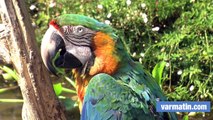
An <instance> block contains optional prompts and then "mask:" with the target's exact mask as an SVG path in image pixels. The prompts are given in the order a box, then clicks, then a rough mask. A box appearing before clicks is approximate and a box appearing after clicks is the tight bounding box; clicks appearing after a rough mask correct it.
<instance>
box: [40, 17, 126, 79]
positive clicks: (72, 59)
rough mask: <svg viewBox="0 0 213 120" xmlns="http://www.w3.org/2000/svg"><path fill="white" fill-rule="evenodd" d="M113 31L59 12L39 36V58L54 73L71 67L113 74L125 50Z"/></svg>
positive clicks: (96, 22) (91, 20)
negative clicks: (40, 38) (40, 57)
mask: <svg viewBox="0 0 213 120" xmlns="http://www.w3.org/2000/svg"><path fill="white" fill-rule="evenodd" d="M116 33H117V31H116V30H115V29H113V28H112V27H111V26H109V25H107V24H104V23H102V22H99V21H97V20H95V19H93V18H90V17H87V16H83V15H78V14H65V15H61V16H59V17H57V18H55V19H53V20H52V21H51V22H50V23H49V28H48V30H47V31H46V33H45V35H44V37H43V39H42V44H41V56H42V60H43V62H44V64H45V66H46V67H47V68H48V70H49V71H50V72H52V73H53V74H55V75H58V74H60V73H62V74H63V73H64V70H73V69H74V70H77V71H78V72H79V73H80V74H86V75H89V76H93V75H95V74H98V73H107V74H113V73H114V72H115V71H116V69H117V68H118V66H119V62H120V59H121V57H123V56H122V55H123V54H122V53H124V52H125V51H126V50H124V47H123V44H122V42H121V40H120V39H119V38H118V36H117V34H116Z"/></svg>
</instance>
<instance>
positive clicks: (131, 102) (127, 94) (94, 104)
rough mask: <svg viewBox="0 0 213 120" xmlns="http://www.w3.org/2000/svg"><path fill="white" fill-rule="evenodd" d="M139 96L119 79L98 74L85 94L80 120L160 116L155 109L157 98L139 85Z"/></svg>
mask: <svg viewBox="0 0 213 120" xmlns="http://www.w3.org/2000/svg"><path fill="white" fill-rule="evenodd" d="M140 91H141V95H139V94H137V92H135V90H134V89H133V88H131V87H130V86H129V85H128V84H125V83H124V82H122V81H121V80H115V79H114V78H113V77H111V76H109V75H107V74H104V73H101V74H98V75H96V76H94V77H93V78H92V79H91V81H90V82H89V85H88V87H87V91H86V95H85V97H84V103H83V109H82V116H81V120H133V119H134V120H137V119H141V118H143V120H154V119H159V120H160V119H162V116H163V113H157V112H156V111H155V107H156V99H155V97H154V96H153V95H152V94H151V93H150V90H149V88H147V87H146V86H144V85H140Z"/></svg>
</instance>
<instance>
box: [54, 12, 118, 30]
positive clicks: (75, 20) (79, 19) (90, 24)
mask: <svg viewBox="0 0 213 120" xmlns="http://www.w3.org/2000/svg"><path fill="white" fill-rule="evenodd" d="M56 21H57V23H58V24H59V25H60V26H63V25H82V26H85V27H87V28H90V29H92V30H96V31H102V32H104V33H113V32H114V31H115V29H114V28H112V27H111V26H109V25H107V24H104V23H102V22H99V21H97V20H95V19H93V18H90V17H87V16H84V15H79V14H64V15H61V16H59V17H57V18H56Z"/></svg>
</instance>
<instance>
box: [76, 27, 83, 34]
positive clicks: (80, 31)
mask: <svg viewBox="0 0 213 120" xmlns="http://www.w3.org/2000/svg"><path fill="white" fill-rule="evenodd" d="M76 32H77V33H82V32H84V28H83V27H82V26H78V27H77V29H76Z"/></svg>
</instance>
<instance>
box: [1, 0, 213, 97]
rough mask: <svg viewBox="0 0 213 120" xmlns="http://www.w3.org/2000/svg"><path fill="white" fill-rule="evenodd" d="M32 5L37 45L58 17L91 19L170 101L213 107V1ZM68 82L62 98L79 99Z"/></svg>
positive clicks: (35, 0) (62, 0) (34, 0)
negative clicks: (120, 41)
mask: <svg viewBox="0 0 213 120" xmlns="http://www.w3.org/2000/svg"><path fill="white" fill-rule="evenodd" d="M27 4H28V8H29V12H30V15H31V17H32V25H33V26H34V28H35V32H36V39H37V42H38V45H40V42H41V39H42V37H43V35H44V33H45V31H46V30H47V27H48V22H49V21H50V20H51V19H53V18H54V17H56V16H59V15H61V14H65V13H75V14H83V15H86V16H90V17H93V18H95V19H97V20H99V21H102V22H104V23H106V24H110V25H111V26H113V27H114V28H116V29H118V30H120V31H121V32H122V33H123V35H122V36H124V37H125V41H126V44H127V47H128V50H129V52H130V53H131V55H132V57H133V58H134V60H136V61H139V62H140V63H141V64H142V65H143V66H144V67H145V69H147V70H148V71H150V73H152V75H153V76H154V77H155V78H156V80H157V82H158V83H159V85H160V86H161V88H162V89H163V91H164V92H165V94H166V95H167V96H168V98H169V99H170V100H178V101H180V100H181V101H204V100H205V101H210V100H211V101H213V65H212V64H213V1H212V0H183V1H178V0H149V1H148V0H79V1H75V0H50V1H49V0H27ZM1 68H2V67H1ZM3 73H4V74H6V73H7V72H6V71H4V70H2V73H1V75H3ZM6 77H7V76H6ZM9 77H10V74H9ZM13 77H14V76H13ZM2 78H5V76H4V77H2ZM3 81H4V82H5V81H7V80H5V79H4V80H3ZM68 81H69V82H68V83H66V82H65V83H63V84H57V85H55V89H56V91H57V92H56V93H57V95H60V94H61V93H62V92H63V90H64V91H68V93H69V92H70V93H74V92H73V91H69V90H68V89H66V88H64V87H63V86H69V85H66V84H69V83H70V81H71V80H68ZM72 84H73V83H72ZM57 86H58V87H57ZM62 89H63V90H62Z"/></svg>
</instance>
